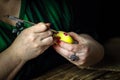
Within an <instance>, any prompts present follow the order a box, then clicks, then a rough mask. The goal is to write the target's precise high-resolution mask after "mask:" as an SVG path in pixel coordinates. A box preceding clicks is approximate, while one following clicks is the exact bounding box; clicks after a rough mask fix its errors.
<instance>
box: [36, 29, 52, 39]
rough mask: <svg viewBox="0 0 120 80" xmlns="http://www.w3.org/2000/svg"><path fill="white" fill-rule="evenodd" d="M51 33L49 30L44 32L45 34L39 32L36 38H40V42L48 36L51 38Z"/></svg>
mask: <svg viewBox="0 0 120 80" xmlns="http://www.w3.org/2000/svg"><path fill="white" fill-rule="evenodd" d="M52 34H53V33H52V32H51V31H50V30H48V31H45V32H41V33H39V34H38V36H39V37H40V40H42V39H44V38H47V37H49V36H52Z"/></svg>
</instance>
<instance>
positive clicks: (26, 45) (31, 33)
mask: <svg viewBox="0 0 120 80" xmlns="http://www.w3.org/2000/svg"><path fill="white" fill-rule="evenodd" d="M49 26H50V24H48V23H46V24H45V23H38V24H36V25H34V26H32V27H30V28H27V29H25V30H23V31H22V32H21V33H20V34H19V35H18V37H17V38H16V39H15V41H14V42H13V44H12V45H11V46H10V47H9V51H10V52H12V54H13V55H15V57H16V56H17V57H19V58H21V59H22V60H24V61H28V60H30V59H33V58H35V57H37V56H39V55H40V54H42V53H43V52H44V51H45V50H46V49H47V48H48V47H50V46H51V45H52V44H53V37H52V32H51V31H50V30H48V27H49Z"/></svg>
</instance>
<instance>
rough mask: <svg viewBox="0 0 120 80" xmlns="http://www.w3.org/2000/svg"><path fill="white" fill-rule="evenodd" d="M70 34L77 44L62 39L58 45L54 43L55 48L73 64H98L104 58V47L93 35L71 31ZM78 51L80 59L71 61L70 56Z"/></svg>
mask: <svg viewBox="0 0 120 80" xmlns="http://www.w3.org/2000/svg"><path fill="white" fill-rule="evenodd" d="M69 35H70V36H71V37H72V38H73V39H74V40H76V41H77V44H68V43H65V42H63V41H60V42H59V44H58V45H54V48H55V50H56V51H57V52H58V53H59V54H60V55H62V56H63V57H65V58H66V59H68V60H69V61H70V62H72V63H73V64H75V65H77V66H78V67H79V66H90V65H93V64H96V63H97V62H99V61H100V60H101V59H102V58H103V53H104V49H103V47H102V46H101V45H100V44H99V43H98V42H96V41H95V40H94V39H93V38H92V37H90V36H88V35H86V34H80V35H78V34H76V33H74V32H70V33H69ZM73 53H76V55H77V56H79V58H80V60H78V61H71V60H70V59H69V56H70V55H72V54H73Z"/></svg>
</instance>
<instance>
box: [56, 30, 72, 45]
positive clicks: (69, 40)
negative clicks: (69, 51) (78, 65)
mask: <svg viewBox="0 0 120 80" xmlns="http://www.w3.org/2000/svg"><path fill="white" fill-rule="evenodd" d="M54 37H55V38H59V39H60V40H61V41H64V42H66V43H70V44H72V43H73V39H72V37H71V36H70V35H69V34H67V33H66V32H64V31H58V33H57V34H55V35H54Z"/></svg>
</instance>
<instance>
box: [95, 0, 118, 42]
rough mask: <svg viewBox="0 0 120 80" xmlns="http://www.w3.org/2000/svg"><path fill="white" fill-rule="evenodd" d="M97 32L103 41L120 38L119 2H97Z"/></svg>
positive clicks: (111, 0)
mask: <svg viewBox="0 0 120 80" xmlns="http://www.w3.org/2000/svg"><path fill="white" fill-rule="evenodd" d="M97 5H98V6H97V11H98V12H97V14H98V15H97V27H98V28H97V30H98V33H99V35H100V38H101V40H103V41H107V40H108V39H110V38H113V37H120V29H119V27H120V25H119V21H120V20H119V19H120V18H119V15H120V12H119V11H120V8H119V2H118V1H114V0H99V1H97Z"/></svg>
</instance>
